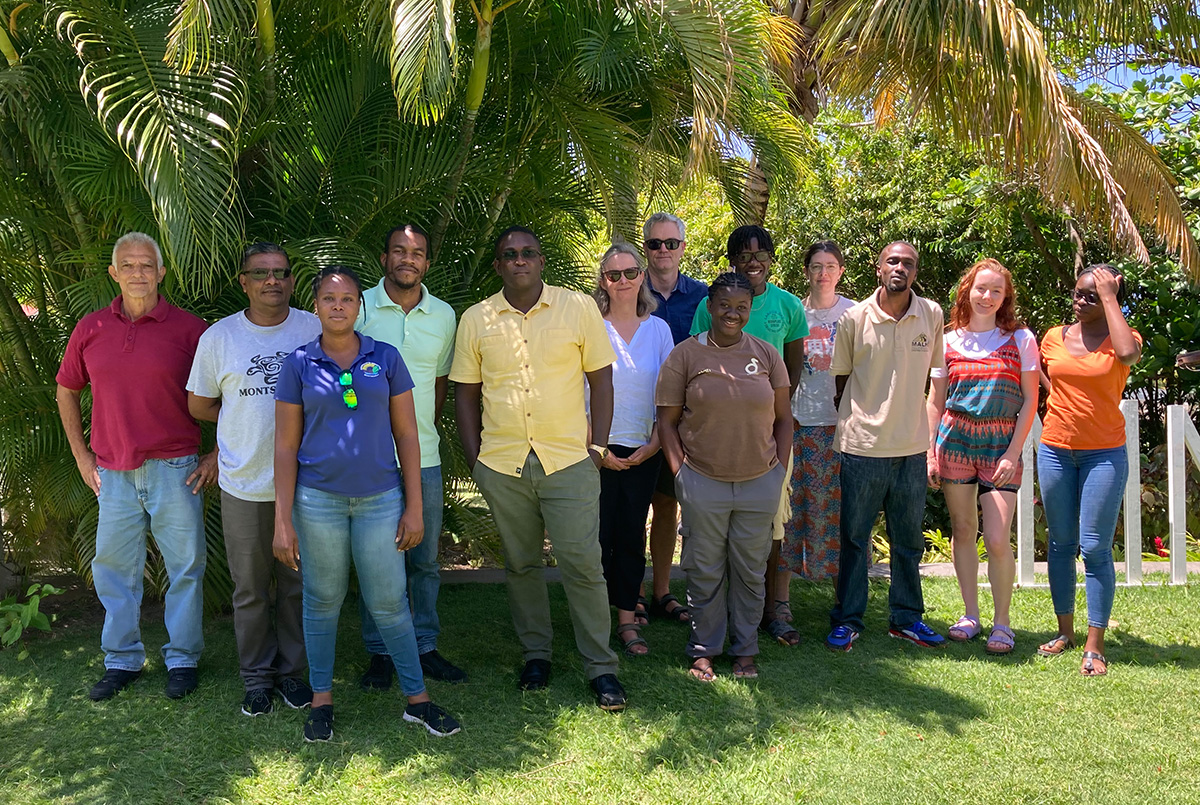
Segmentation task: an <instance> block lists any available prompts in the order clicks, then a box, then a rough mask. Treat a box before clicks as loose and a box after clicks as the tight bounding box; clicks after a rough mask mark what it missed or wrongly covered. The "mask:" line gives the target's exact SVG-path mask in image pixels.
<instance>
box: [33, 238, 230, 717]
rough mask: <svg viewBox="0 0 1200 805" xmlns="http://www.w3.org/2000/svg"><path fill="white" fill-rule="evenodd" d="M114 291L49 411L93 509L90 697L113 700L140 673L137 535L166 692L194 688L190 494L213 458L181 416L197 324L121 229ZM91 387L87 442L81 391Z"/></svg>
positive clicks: (146, 249)
mask: <svg viewBox="0 0 1200 805" xmlns="http://www.w3.org/2000/svg"><path fill="white" fill-rule="evenodd" d="M108 273H109V276H111V277H112V278H113V279H114V280H115V281H116V283H117V285H119V286H120V288H121V293H120V295H119V296H118V297H117V298H116V299H114V300H113V303H112V304H111V305H109V306H108V307H106V308H103V309H101V310H97V311H96V312H94V313H90V314H88V315H87V316H85V317H84V318H83V319H82V320H81V321H80V322H79V324H78V325H76V327H75V330H74V331H73V332H72V333H71V339H70V341H69V342H68V343H67V351H66V355H64V356H63V362H62V366H61V367H60V368H59V370H58V376H57V378H56V380H57V381H58V412H59V415H60V416H61V417H62V421H63V428H64V429H65V430H66V432H67V440H68V441H69V442H70V443H71V452H72V453H74V454H75V463H76V464H77V465H78V467H79V473H80V475H82V476H83V480H84V482H85V483H86V484H87V485H88V486H89V487H91V489H92V491H93V492H95V493H96V497H97V498H99V501H100V519H99V523H98V525H97V528H96V558H95V559H94V560H93V561H92V579H93V582H94V583H95V586H96V595H97V596H98V597H99V598H100V603H102V604H103V605H104V630H103V631H102V632H101V635H100V646H101V648H102V649H103V650H104V667H105V672H104V676H103V677H102V678H101V679H100V681H99V682H97V683H96V684H95V686H94V687H93V688H92V690H91V692H90V693H89V694H88V695H89V696H90V698H91V699H92V700H93V701H103V700H105V699H110V698H112V697H113V696H115V695H116V694H117V693H118V692H119V691H120V690H121V689H122V688H124V687H125V686H126V685H128V684H129V683H131V682H133V681H134V680H135V679H137V678H138V677H139V676H141V673H142V666H143V664H144V663H145V660H146V650H145V647H144V646H143V645H142V639H141V630H140V628H139V625H138V620H139V615H140V612H141V605H142V574H143V573H144V570H145V565H146V532H147V530H149V531H150V532H151V533H152V534H153V535H154V542H155V544H156V545H157V546H158V549H159V552H160V553H162V556H163V562H164V564H165V566H166V570H167V578H168V580H169V582H170V586H169V587H168V588H167V597H166V606H165V613H164V620H165V621H166V626H167V635H168V642H167V644H166V645H165V646H163V647H162V655H163V660H164V661H165V662H166V666H167V687H166V693H167V696H169V697H170V698H172V699H178V698H181V697H183V696H186V695H187V694H188V693H191V692H192V691H193V690H195V689H196V665H197V663H198V661H199V659H200V651H201V649H203V647H204V635H203V633H202V631H201V609H202V606H203V603H204V590H203V581H204V560H205V555H204V554H205V551H204V517H203V513H202V501H201V498H200V494H199V492H200V488H201V487H203V486H205V485H207V484H210V483H212V482H213V481H215V480H216V477H217V463H216V456H215V452H214V453H213V454H210V455H207V456H205V457H204V458H203V459H200V458H199V457H198V456H197V451H198V450H199V448H200V426H199V425H197V424H196V421H195V420H194V419H192V417H191V415H190V414H189V413H188V407H187V392H186V391H185V389H184V387H185V384H186V383H187V378H188V372H189V371H190V370H191V367H192V357H193V356H194V355H195V352H196V342H197V341H199V339H200V334H201V333H202V332H204V330H205V328H206V327H207V326H208V325H207V324H206V323H205V322H204V320H203V319H199V318H197V317H195V316H193V315H192V314H191V313H187V312H186V311H183V310H180V309H179V308H177V307H175V306H174V305H171V304H170V303H168V302H167V300H165V299H163V298H161V297H159V295H158V283H159V282H161V281H162V278H163V275H164V274H166V269H165V268H164V267H163V262H162V254H161V252H160V251H159V249H158V244H157V243H155V242H154V239H153V238H151V237H149V236H148V235H143V234H142V233H141V232H130V233H129V234H127V235H125V236H124V237H122V238H121V239H119V240H118V241H117V242H116V245H115V246H113V261H112V265H110V266H109V267H108ZM89 384H90V385H91V387H92V434H91V446H90V448H89V446H88V442H87V441H86V440H85V439H84V434H83V416H82V413H81V409H80V404H79V400H80V395H81V393H82V392H83V389H84V388H85V387H86V386H88V385H89Z"/></svg>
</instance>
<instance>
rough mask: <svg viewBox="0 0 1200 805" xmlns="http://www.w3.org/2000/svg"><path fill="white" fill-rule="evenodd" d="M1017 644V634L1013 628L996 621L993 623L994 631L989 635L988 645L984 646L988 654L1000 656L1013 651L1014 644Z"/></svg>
mask: <svg viewBox="0 0 1200 805" xmlns="http://www.w3.org/2000/svg"><path fill="white" fill-rule="evenodd" d="M1016 644H1017V636H1016V635H1014V634H1013V630H1012V629H1010V628H1009V627H1007V626H1005V625H1003V624H1000V623H996V624H993V625H992V633H991V634H989V635H988V639H987V645H986V646H985V647H984V648H985V650H986V651H987V653H988V654H993V655H996V656H1000V655H1003V654H1010V653H1012V650H1013V646H1015V645H1016Z"/></svg>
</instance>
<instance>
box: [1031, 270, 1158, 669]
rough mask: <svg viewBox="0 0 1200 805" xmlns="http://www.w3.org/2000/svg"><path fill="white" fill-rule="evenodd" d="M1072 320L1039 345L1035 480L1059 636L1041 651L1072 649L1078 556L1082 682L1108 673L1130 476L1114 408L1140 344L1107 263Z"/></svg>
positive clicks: (1077, 294)
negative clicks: (1117, 547) (1044, 398)
mask: <svg viewBox="0 0 1200 805" xmlns="http://www.w3.org/2000/svg"><path fill="white" fill-rule="evenodd" d="M1072 296H1073V298H1074V310H1075V323H1074V324H1069V325H1067V326H1065V327H1055V328H1054V329H1052V330H1050V331H1049V332H1047V333H1046V335H1045V337H1044V338H1043V339H1042V348H1041V352H1042V365H1043V366H1044V367H1045V370H1046V374H1047V375H1048V376H1049V377H1050V400H1049V402H1048V403H1047V408H1046V421H1045V423H1044V425H1043V427H1042V443H1041V445H1040V447H1039V449H1038V456H1037V470H1038V482H1039V483H1040V485H1041V490H1042V504H1043V506H1044V507H1045V509H1046V525H1047V526H1048V528H1049V532H1050V549H1049V554H1048V556H1047V571H1048V573H1049V576H1050V597H1051V599H1052V600H1053V601H1054V612H1055V614H1056V615H1057V616H1058V636H1056V637H1055V638H1054V639H1053V640H1051V641H1050V642H1048V643H1044V644H1043V645H1042V646H1041V647H1039V648H1038V653H1039V654H1042V655H1044V656H1056V655H1058V654H1062V653H1063V652H1064V651H1066V650H1067V649H1069V648H1074V647H1075V556H1076V554H1077V553H1079V552H1082V553H1083V564H1084V575H1085V578H1086V582H1085V588H1086V592H1087V605H1088V634H1087V642H1086V644H1085V645H1084V651H1083V664H1082V665H1081V667H1080V669H1079V670H1080V673H1081V674H1083V675H1084V676H1103V675H1104V674H1106V673H1108V660H1107V659H1105V657H1104V630H1105V628H1107V626H1108V618H1109V615H1110V614H1111V613H1112V604H1113V593H1114V591H1115V588H1116V573H1115V571H1114V568H1113V559H1112V543H1113V534H1114V533H1115V532H1116V528H1117V514H1118V513H1119V512H1120V509H1121V497H1122V495H1121V491H1122V489H1124V487H1125V479H1126V477H1127V476H1128V475H1129V463H1128V459H1127V458H1126V454H1125V420H1124V418H1123V417H1122V415H1121V411H1120V408H1119V407H1118V406H1119V405H1120V402H1121V392H1122V391H1123V390H1124V388H1125V381H1126V379H1128V377H1129V367H1130V366H1132V365H1133V364H1135V363H1137V362H1138V359H1140V358H1141V357H1142V338H1141V336H1140V335H1138V333H1137V331H1135V330H1134V329H1133V328H1131V327H1130V326H1129V323H1128V322H1126V321H1125V314H1124V313H1123V312H1122V311H1121V302H1122V301H1123V300H1124V298H1125V281H1124V280H1123V279H1122V278H1121V275H1120V274H1119V273H1117V270H1116V269H1115V268H1113V267H1112V266H1109V265H1093V266H1088V267H1087V268H1086V269H1084V270H1083V271H1081V272H1079V277H1078V279H1077V281H1076V282H1075V291H1074V293H1073V294H1072Z"/></svg>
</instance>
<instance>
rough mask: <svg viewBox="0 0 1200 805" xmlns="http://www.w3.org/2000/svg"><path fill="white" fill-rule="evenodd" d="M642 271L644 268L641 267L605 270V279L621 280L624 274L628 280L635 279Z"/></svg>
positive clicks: (610, 280) (611, 280)
mask: <svg viewBox="0 0 1200 805" xmlns="http://www.w3.org/2000/svg"><path fill="white" fill-rule="evenodd" d="M641 273H642V270H641V269H640V268H624V269H613V270H612V271H605V272H604V279H606V280H608V281H609V282H620V281H621V277H622V276H624V277H625V279H627V280H635V279H637V278H638V274H641Z"/></svg>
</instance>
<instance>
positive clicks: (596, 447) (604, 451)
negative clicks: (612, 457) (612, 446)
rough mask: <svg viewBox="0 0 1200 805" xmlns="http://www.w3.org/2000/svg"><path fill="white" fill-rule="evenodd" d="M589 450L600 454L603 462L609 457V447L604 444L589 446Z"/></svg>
mask: <svg viewBox="0 0 1200 805" xmlns="http://www.w3.org/2000/svg"><path fill="white" fill-rule="evenodd" d="M588 450H595V451H596V452H597V453H599V454H600V460H601V461H603V460H604V459H605V458H606V457H607V456H608V447H606V446H605V445H602V444H589V445H588Z"/></svg>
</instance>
